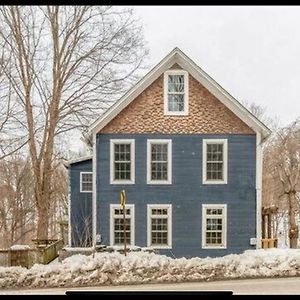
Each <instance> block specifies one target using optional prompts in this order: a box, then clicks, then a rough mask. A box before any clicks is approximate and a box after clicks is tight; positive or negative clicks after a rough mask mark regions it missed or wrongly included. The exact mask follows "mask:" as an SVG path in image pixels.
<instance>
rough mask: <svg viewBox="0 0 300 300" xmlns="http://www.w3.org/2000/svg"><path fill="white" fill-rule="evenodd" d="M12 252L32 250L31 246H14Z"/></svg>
mask: <svg viewBox="0 0 300 300" xmlns="http://www.w3.org/2000/svg"><path fill="white" fill-rule="evenodd" d="M10 249H11V250H26V249H30V246H29V245H13V246H11V247H10Z"/></svg>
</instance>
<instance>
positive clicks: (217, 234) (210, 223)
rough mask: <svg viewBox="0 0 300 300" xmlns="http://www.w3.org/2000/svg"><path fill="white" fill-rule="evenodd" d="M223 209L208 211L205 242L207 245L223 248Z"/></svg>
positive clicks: (208, 209)
mask: <svg viewBox="0 0 300 300" xmlns="http://www.w3.org/2000/svg"><path fill="white" fill-rule="evenodd" d="M222 215H223V209H222V208H207V209H206V226H205V231H206V232H205V241H206V245H214V246H218V245H219V246H221V245H222V243H223V241H222V239H223V233H222V231H223V219H222Z"/></svg>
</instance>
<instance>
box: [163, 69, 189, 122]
mask: <svg viewBox="0 0 300 300" xmlns="http://www.w3.org/2000/svg"><path fill="white" fill-rule="evenodd" d="M169 75H183V76H184V92H169V89H168V79H169ZM176 94H177V95H182V94H184V110H183V111H169V97H168V95H176ZM188 99H189V74H188V72H187V71H184V70H168V71H166V72H165V73H164V114H165V115H169V116H172V115H173V116H181V115H182V116H186V115H188V112H189V101H188Z"/></svg>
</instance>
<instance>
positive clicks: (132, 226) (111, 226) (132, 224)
mask: <svg viewBox="0 0 300 300" xmlns="http://www.w3.org/2000/svg"><path fill="white" fill-rule="evenodd" d="M116 208H117V209H121V206H120V204H110V207H109V211H110V212H109V215H110V218H109V220H110V221H109V244H110V246H115V244H114V219H115V213H114V210H115V209H116ZM126 209H130V244H129V245H126V246H128V247H132V246H134V245H135V211H134V204H126V205H125V210H126ZM120 217H121V218H123V215H122V216H120Z"/></svg>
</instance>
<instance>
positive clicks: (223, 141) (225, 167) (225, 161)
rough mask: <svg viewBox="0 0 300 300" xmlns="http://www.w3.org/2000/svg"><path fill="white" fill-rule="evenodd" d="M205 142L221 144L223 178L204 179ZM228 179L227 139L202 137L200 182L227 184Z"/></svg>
mask: <svg viewBox="0 0 300 300" xmlns="http://www.w3.org/2000/svg"><path fill="white" fill-rule="evenodd" d="M207 144H223V178H224V179H223V180H207V179H206V157H207V155H206V152H207ZM227 181H228V141H227V139H203V140H202V183H203V184H227Z"/></svg>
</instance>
